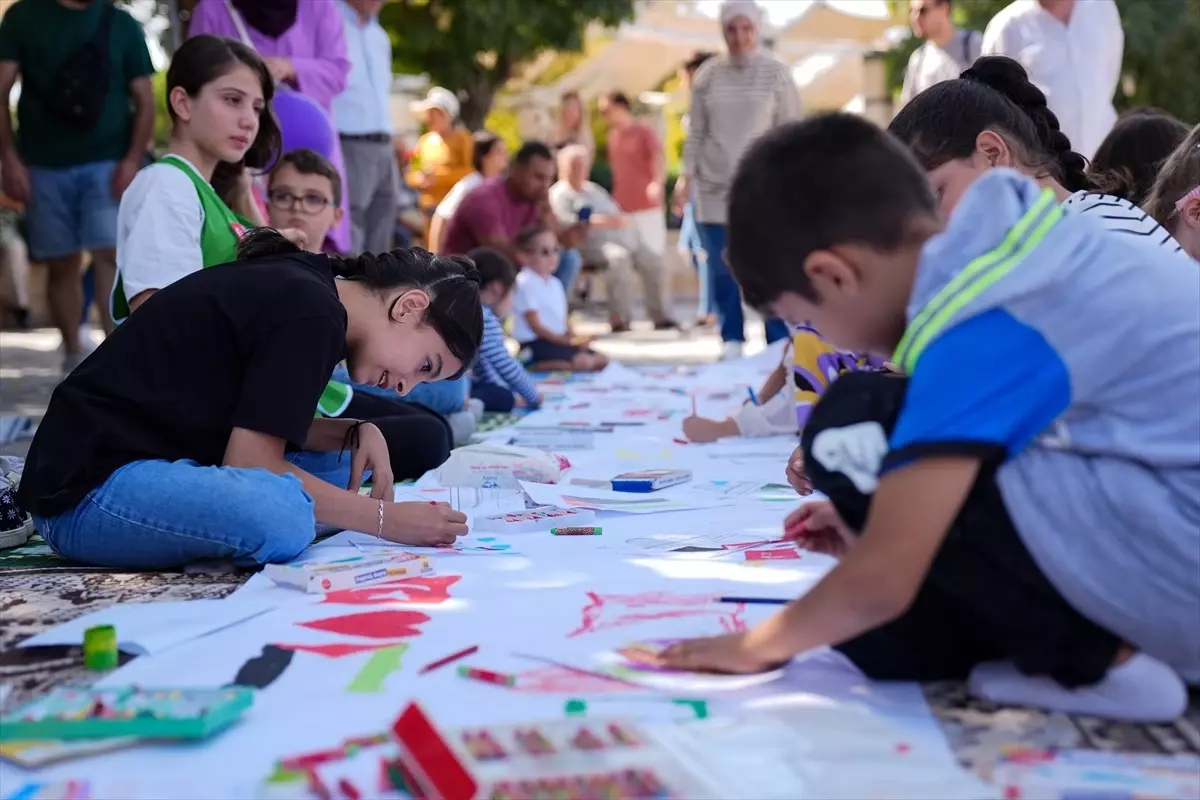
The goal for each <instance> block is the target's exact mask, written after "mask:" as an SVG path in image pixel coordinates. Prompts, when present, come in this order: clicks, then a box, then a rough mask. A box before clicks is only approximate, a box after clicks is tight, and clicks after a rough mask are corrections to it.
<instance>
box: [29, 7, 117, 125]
mask: <svg viewBox="0 0 1200 800" xmlns="http://www.w3.org/2000/svg"><path fill="white" fill-rule="evenodd" d="M103 2H104V8H102V9H101V10H100V24H99V25H98V26H97V28H96V33H95V34H94V35H93V36H92V38H91V39H89V40H88V41H86V42H84V43H83V44H82V45H80V47H79V49H77V50H76V51H75V52H74V53H72V54H71V55H69V56H68V57H67V60H66V61H64V62H63V63H62V65H61V66H60V67H59V68H58V71H57V72H55V73H54V75H53V77H51V78H50V81H49V82H48V83H47V84H46V85H44V86H41V87H36V88H34V87H33V82H32V81H30V80H28V79H26V81H25V83H26V84H29V85H30V87H31V88H34V94H36V95H37V97H38V99H39V100H40V101H41V103H42V105H43V106H45V107H46V110H48V111H49V112H50V113H51V115H53V116H54V117H55V118H56V119H57V120H58V121H59V122H61V123H63V124H64V125H70V126H71V127H73V128H76V129H85V130H86V129H90V128H94V127H95V126H96V123H97V122H99V121H100V116H101V114H103V113H104V103H105V100H106V99H107V98H108V91H109V75H110V72H111V68H112V59H110V58H109V52H108V50H109V46H108V42H109V33H110V32H111V31H112V23H113V17H114V16H116V13H117V12H116V9H114V8H113V5H112V0H103Z"/></svg>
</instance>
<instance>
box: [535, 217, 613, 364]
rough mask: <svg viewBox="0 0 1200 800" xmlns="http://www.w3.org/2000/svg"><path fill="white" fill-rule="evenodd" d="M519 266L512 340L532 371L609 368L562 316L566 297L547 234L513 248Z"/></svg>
mask: <svg viewBox="0 0 1200 800" xmlns="http://www.w3.org/2000/svg"><path fill="white" fill-rule="evenodd" d="M514 244H515V245H516V248H517V254H518V255H519V256H520V257H521V263H522V264H524V266H523V267H522V268H521V272H520V273H519V274H518V275H517V288H516V291H515V292H514V294H513V336H514V337H516V340H517V341H518V342H520V343H521V349H522V351H527V353H528V359H527V363H528V365H529V368H530V369H532V370H579V371H582V372H592V371H596V370H601V369H604V368H605V367H607V366H608V358H607V357H606V356H604V355H602V354H600V353H597V352H594V351H593V350H592V349H591V348H590V347H588V345H590V344H591V343H592V341H593V338H594V337H590V336H577V335H576V334H575V332H574V331H573V330H571V321H570V319H569V318H568V316H567V291H566V289H565V288H563V285H562V283H561V282H560V281H559V280H558V278H556V277H554V271H555V270H556V269H557V268H558V256H559V247H558V238H557V237H556V236H555V235H554V232H553V231H551V230H550V229H549V228H546V227H543V226H534V227H529V228H526V229H525V230H523V231H521V232H520V233H518V234H517V238H516V240H515V242H514Z"/></svg>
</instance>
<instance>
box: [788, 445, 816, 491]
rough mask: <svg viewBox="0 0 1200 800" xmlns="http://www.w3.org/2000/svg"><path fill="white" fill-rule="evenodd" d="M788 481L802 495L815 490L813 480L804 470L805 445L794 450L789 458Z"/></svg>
mask: <svg viewBox="0 0 1200 800" xmlns="http://www.w3.org/2000/svg"><path fill="white" fill-rule="evenodd" d="M787 482H788V483H789V484H791V487H792V488H793V489H795V490H796V494H798V495H800V496H801V497H807V496H808V495H810V494H812V492H813V487H812V481H810V480H809V479H808V475H807V474H805V472H804V446H803V445H801V446H798V447H797V448H796V449H795V450H793V451H792V455H791V457H790V458H788V465H787Z"/></svg>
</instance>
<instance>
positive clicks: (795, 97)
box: [683, 52, 800, 225]
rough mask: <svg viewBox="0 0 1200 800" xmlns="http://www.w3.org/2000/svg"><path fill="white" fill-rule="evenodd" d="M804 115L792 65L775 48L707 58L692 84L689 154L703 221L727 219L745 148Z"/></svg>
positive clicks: (686, 158) (698, 214) (685, 159)
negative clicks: (731, 190) (773, 51)
mask: <svg viewBox="0 0 1200 800" xmlns="http://www.w3.org/2000/svg"><path fill="white" fill-rule="evenodd" d="M799 116H800V95H799V92H798V91H797V90H796V83H795V81H794V80H792V73H791V70H790V69H789V67H788V66H787V65H786V64H784V63H782V62H780V61H778V60H776V59H775V57H774V56H772V55H770V54H769V53H762V52H759V53H754V54H752V55H749V56H746V57H745V58H744V59H743V60H740V61H737V62H735V61H733V60H732V59H730V58H729V56H720V57H718V58H710V59H709V60H708V61H706V62H704V65H703V66H701V67H700V69H699V70H698V71H697V72H696V77H695V79H694V81H693V83H692V101H691V106H690V108H689V109H688V135H687V141H686V143H685V144H684V154H683V164H684V170H685V173H686V174H687V176H688V178H689V180H690V181H691V187H692V190H693V192H694V194H693V197H694V198H695V204H696V220H697V222H706V223H713V224H718V225H724V224H725V222H726V219H727V213H728V209H727V208H726V205H727V203H728V195H729V186H730V184H731V183H732V182H733V174H734V169H735V168H736V167H737V162H738V159H739V158H741V156H742V153H743V152H744V151H745V150H746V148H747V147H749V146H750V143H751V142H753V141H754V140H755V139H756V138H758V136H760V135H761V134H763V133H764V132H766V131H768V130H770V129H771V128H773V127H775V126H776V125H779V124H781V123H783V122H787V121H789V120H793V119H796V118H798V117H799Z"/></svg>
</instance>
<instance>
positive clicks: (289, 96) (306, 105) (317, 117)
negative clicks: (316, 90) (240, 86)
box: [271, 90, 339, 161]
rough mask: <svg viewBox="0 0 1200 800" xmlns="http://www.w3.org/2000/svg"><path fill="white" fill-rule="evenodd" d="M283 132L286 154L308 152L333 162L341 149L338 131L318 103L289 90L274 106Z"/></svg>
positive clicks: (276, 100) (281, 92)
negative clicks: (298, 151) (311, 151)
mask: <svg viewBox="0 0 1200 800" xmlns="http://www.w3.org/2000/svg"><path fill="white" fill-rule="evenodd" d="M271 106H272V108H274V109H275V116H276V117H278V118H279V128H280V130H281V131H282V132H283V152H285V153H286V152H289V151H291V150H301V149H304V148H307V149H309V150H316V151H317V152H318V153H320V154H321V155H323V156H325V157H326V158H328V159H329V160H330V161H332V160H333V157H334V153H335V152H337V149H338V144H339V143H338V137H337V131H335V130H334V129H333V122H332V121H331V120H330V119H329V115H328V114H326V113H325V112H324V110H322V108H321V107H320V106H319V105H317V101H316V100H313V99H312V98H311V97H309V96H308V95H305V94H300V92H293V91H288V90H283V91H280V92H279V93H278V94H276V95H275V100H274V102H273V103H272V104H271Z"/></svg>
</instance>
